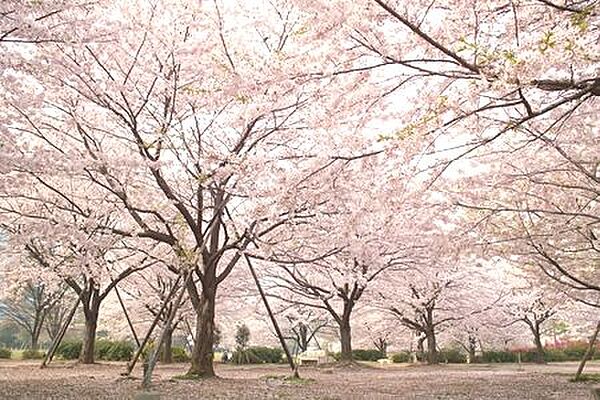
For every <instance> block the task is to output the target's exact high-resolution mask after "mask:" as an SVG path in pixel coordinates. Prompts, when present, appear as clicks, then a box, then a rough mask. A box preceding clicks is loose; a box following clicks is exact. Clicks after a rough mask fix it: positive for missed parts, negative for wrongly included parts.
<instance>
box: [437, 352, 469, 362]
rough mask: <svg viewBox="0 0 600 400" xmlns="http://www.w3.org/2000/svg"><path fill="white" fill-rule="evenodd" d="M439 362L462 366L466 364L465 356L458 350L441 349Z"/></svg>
mask: <svg viewBox="0 0 600 400" xmlns="http://www.w3.org/2000/svg"><path fill="white" fill-rule="evenodd" d="M439 360H440V361H441V362H445V363H449V364H464V363H466V362H467V355H466V354H465V353H463V352H462V351H460V350H458V349H442V350H441V351H440V353H439Z"/></svg>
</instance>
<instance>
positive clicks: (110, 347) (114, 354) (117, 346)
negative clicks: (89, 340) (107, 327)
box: [94, 339, 134, 361]
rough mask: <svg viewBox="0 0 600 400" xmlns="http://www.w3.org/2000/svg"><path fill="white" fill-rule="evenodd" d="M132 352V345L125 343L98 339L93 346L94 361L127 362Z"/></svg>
mask: <svg viewBox="0 0 600 400" xmlns="http://www.w3.org/2000/svg"><path fill="white" fill-rule="evenodd" d="M133 351H134V348H133V345H132V344H131V343H130V342H127V341H114V342H113V341H110V340H106V339H100V340H98V341H96V344H95V345H94V355H95V357H96V359H98V360H104V361H129V360H130V359H131V357H132V356H133Z"/></svg>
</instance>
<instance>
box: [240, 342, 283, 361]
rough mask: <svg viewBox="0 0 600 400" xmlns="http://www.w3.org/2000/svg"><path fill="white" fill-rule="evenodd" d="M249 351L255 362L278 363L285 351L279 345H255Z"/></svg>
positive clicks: (251, 358)
mask: <svg viewBox="0 0 600 400" xmlns="http://www.w3.org/2000/svg"><path fill="white" fill-rule="evenodd" d="M247 351H248V353H249V355H250V360H251V363H253V364H278V363H280V362H281V360H282V359H283V351H282V350H281V349H280V348H278V347H265V346H254V347H250V348H249V349H248V350H247Z"/></svg>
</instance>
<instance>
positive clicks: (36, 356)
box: [21, 349, 46, 360]
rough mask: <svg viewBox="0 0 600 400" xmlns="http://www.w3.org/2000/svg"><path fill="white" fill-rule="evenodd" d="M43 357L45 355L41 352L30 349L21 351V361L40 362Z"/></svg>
mask: <svg viewBox="0 0 600 400" xmlns="http://www.w3.org/2000/svg"><path fill="white" fill-rule="evenodd" d="M45 356H46V355H45V354H44V353H42V352H41V351H39V350H31V349H27V350H23V353H22V354H21V358H22V359H23V360H41V359H42V358H44V357H45Z"/></svg>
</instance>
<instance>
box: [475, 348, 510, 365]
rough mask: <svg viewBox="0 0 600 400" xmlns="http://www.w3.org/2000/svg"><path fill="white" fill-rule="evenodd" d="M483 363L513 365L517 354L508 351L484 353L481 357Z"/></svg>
mask: <svg viewBox="0 0 600 400" xmlns="http://www.w3.org/2000/svg"><path fill="white" fill-rule="evenodd" d="M481 362H484V363H514V362H517V354H516V353H514V352H510V351H494V350H492V351H484V352H483V354H482V355H481Z"/></svg>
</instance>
